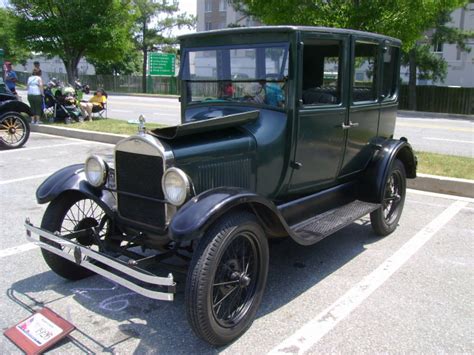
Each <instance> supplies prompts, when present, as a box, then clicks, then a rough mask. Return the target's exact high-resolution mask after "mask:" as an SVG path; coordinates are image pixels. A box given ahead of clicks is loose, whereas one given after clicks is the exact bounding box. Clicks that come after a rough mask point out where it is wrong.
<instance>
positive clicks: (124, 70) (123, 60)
mask: <svg viewBox="0 0 474 355" xmlns="http://www.w3.org/2000/svg"><path fill="white" fill-rule="evenodd" d="M87 60H88V61H89V62H90V63H91V64H92V65H94V68H95V72H96V74H102V75H130V74H137V73H141V63H142V55H141V53H140V52H139V51H137V50H135V49H133V50H131V51H128V52H126V53H125V54H124V55H123V56H122V57H120V58H118V59H115V60H110V59H109V60H97V59H94V58H87Z"/></svg>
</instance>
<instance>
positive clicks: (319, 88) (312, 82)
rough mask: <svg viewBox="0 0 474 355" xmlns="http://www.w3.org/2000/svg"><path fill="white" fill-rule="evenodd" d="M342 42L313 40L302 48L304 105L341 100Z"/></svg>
mask: <svg viewBox="0 0 474 355" xmlns="http://www.w3.org/2000/svg"><path fill="white" fill-rule="evenodd" d="M341 58H342V42H341V41H335V40H317V41H316V40H314V41H311V42H309V43H306V42H305V44H304V48H303V88H302V89H303V90H302V99H303V104H305V105H334V104H339V103H340V102H341V80H342V78H341V73H342V59H341Z"/></svg>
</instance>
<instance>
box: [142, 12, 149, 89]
mask: <svg viewBox="0 0 474 355" xmlns="http://www.w3.org/2000/svg"><path fill="white" fill-rule="evenodd" d="M146 32H147V23H146V20H144V21H143V23H142V51H143V67H142V70H143V71H142V90H143V92H144V93H146V64H147V61H148V46H147V42H146Z"/></svg>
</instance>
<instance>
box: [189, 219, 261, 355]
mask: <svg viewBox="0 0 474 355" xmlns="http://www.w3.org/2000/svg"><path fill="white" fill-rule="evenodd" d="M268 260H269V252H268V242H267V239H266V237H265V233H264V231H263V229H262V227H261V226H260V225H259V224H258V222H257V219H256V217H255V216H254V215H253V214H251V213H247V212H238V213H233V214H229V215H225V216H223V217H221V218H220V219H219V220H218V221H217V222H216V223H215V224H214V225H213V226H212V227H211V228H210V229H209V230H208V231H207V232H206V234H205V235H204V236H203V238H202V239H201V240H200V241H199V244H198V246H197V248H196V250H195V251H194V254H193V258H192V261H191V266H190V269H189V271H188V276H187V280H186V290H185V303H186V313H187V317H188V321H189V324H190V325H191V327H192V329H193V331H194V332H195V333H196V335H197V336H199V337H200V338H201V339H203V340H205V341H207V342H208V343H210V344H212V345H215V346H221V345H225V344H228V343H230V342H232V341H234V340H235V339H237V338H238V337H240V336H241V335H242V334H243V333H244V332H245V331H246V330H247V329H248V328H249V327H250V326H251V324H252V322H253V320H254V318H255V314H256V313H257V310H258V307H259V306H260V302H261V301H262V296H263V293H264V290H265V284H266V281H267V274H268ZM225 307H227V308H226V309H224V308H225ZM221 309H222V311H221Z"/></svg>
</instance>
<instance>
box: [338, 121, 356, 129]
mask: <svg viewBox="0 0 474 355" xmlns="http://www.w3.org/2000/svg"><path fill="white" fill-rule="evenodd" d="M358 126H359V123H358V122H352V121H349V124H345V123H344V122H343V123H342V125H341V128H342V129H349V128H352V127H358Z"/></svg>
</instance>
